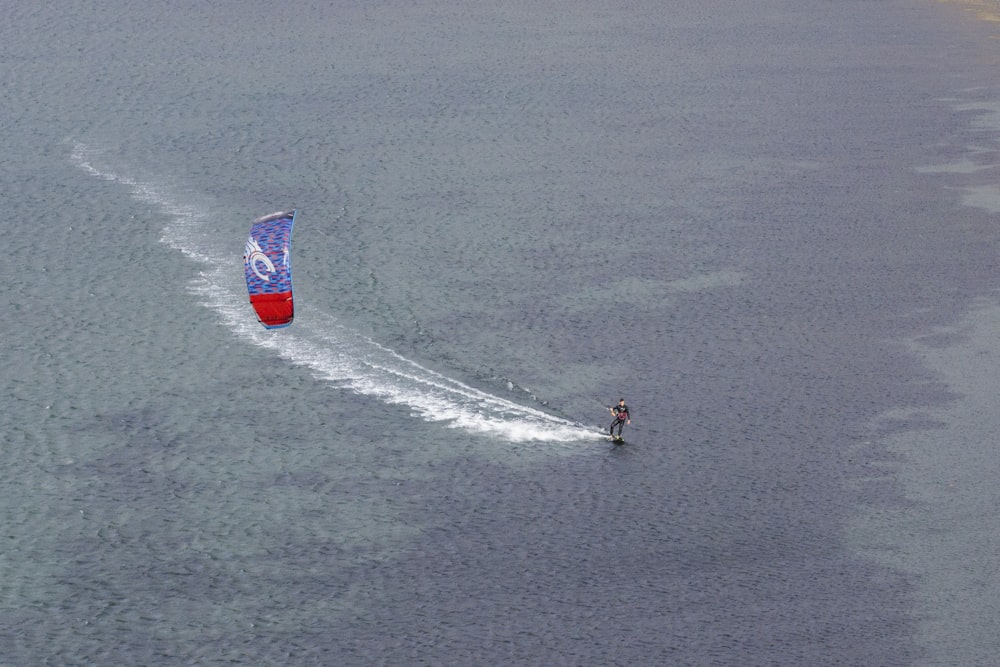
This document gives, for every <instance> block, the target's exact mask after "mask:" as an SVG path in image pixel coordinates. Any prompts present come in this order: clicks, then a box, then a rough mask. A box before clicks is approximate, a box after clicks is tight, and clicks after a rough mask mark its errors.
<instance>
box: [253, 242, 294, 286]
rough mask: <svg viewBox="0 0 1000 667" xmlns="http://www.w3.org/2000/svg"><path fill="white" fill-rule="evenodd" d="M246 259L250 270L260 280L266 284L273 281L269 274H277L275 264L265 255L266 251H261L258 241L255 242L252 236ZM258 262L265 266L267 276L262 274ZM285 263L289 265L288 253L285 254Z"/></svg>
mask: <svg viewBox="0 0 1000 667" xmlns="http://www.w3.org/2000/svg"><path fill="white" fill-rule="evenodd" d="M244 257H246V262H247V265H248V266H249V267H250V270H251V271H253V272H254V273H255V274H256V275H257V277H258V278H260V279H261V280H263V281H264V282H270V281H271V278H270V275H269V274H272V273H274V272H275V268H274V262H272V261H271V258H270V257H268V256H267V255H265V254H264V251H263V250H261V249H260V244H259V243H257V241H255V240H254V238H253V237H252V236H251V237H250V238H249V239H248V240H247V249H246V252H245V253H244ZM258 262H261V263H263V264H264V268H265V269H267V274H264V273H261V272H260V269H258V268H257V263H258ZM285 263H286V264H287V263H288V253H287V252H286V253H285Z"/></svg>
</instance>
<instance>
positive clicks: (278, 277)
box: [243, 211, 296, 329]
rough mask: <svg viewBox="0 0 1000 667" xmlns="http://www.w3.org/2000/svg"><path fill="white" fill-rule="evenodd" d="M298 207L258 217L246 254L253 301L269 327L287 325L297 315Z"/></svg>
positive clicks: (248, 285) (245, 265)
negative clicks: (294, 253)
mask: <svg viewBox="0 0 1000 667" xmlns="http://www.w3.org/2000/svg"><path fill="white" fill-rule="evenodd" d="M295 213H296V211H283V212H280V213H272V214H271V215H265V216H264V217H262V218H257V219H256V220H254V221H253V224H252V225H251V226H250V238H249V239H248V240H247V247H246V251H245V252H244V254H243V269H244V273H245V274H246V278H247V292H248V293H249V295H250V305H252V306H253V309H254V312H256V313H257V319H258V320H260V323H261V324H263V325H264V326H265V327H266V328H268V329H277V328H280V327H287V326H288V325H289V324H291V323H292V318H293V317H294V316H295V308H294V305H293V302H292V259H291V249H292V225H293V224H294V223H295Z"/></svg>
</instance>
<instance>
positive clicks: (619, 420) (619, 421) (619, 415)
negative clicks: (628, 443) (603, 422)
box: [608, 398, 632, 440]
mask: <svg viewBox="0 0 1000 667" xmlns="http://www.w3.org/2000/svg"><path fill="white" fill-rule="evenodd" d="M608 410H610V411H611V414H613V415H614V416H615V420H614V421H613V422H611V427H610V428H609V429H608V434H609V435H610V436H611V437H612V438H614V437H615V427H616V426H617V427H618V436H617V439H618V440H621V438H622V429H623V428H625V424H626V423H628V424H631V423H632V417H631V415H629V412H628V406H627V405H625V399H624V398H619V399H618V405H616V406H614V407H610V408H608Z"/></svg>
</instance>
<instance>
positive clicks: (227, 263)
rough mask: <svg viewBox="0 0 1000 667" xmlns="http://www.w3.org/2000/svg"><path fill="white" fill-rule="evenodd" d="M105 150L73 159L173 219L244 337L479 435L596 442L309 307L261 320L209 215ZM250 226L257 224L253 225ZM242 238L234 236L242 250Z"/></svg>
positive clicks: (170, 232)
mask: <svg viewBox="0 0 1000 667" xmlns="http://www.w3.org/2000/svg"><path fill="white" fill-rule="evenodd" d="M99 156H100V152H99V151H95V150H92V149H89V148H88V147H86V146H84V145H83V144H80V143H76V144H74V145H73V150H72V153H71V159H72V161H73V162H74V164H76V165H77V166H78V167H80V168H81V169H83V170H84V171H85V172H87V173H89V174H91V175H93V176H95V177H97V178H100V179H103V180H106V181H112V182H114V183H118V184H120V185H123V186H125V187H127V188H128V190H129V193H130V194H131V196H132V197H134V198H135V199H136V200H137V201H141V202H143V203H145V204H149V205H152V206H155V207H157V208H158V209H160V210H161V211H163V212H164V213H165V214H166V215H167V217H168V219H169V221H168V223H167V225H166V227H164V229H163V231H162V235H161V238H160V240H161V241H162V242H163V243H165V244H166V245H168V246H170V247H171V248H174V249H176V250H178V251H180V252H182V253H183V254H184V255H186V256H187V257H190V258H191V259H193V260H195V261H196V262H198V263H199V264H200V265H201V266H202V270H201V272H200V277H199V278H197V279H195V280H193V281H192V282H191V283H190V284H189V290H190V291H191V292H192V293H193V294H195V295H196V296H197V297H198V299H199V301H200V302H201V303H202V304H203V305H204V306H206V307H208V308H210V309H211V310H213V311H215V312H216V313H218V315H219V316H220V318H221V320H222V322H223V323H224V324H225V325H226V326H227V327H229V328H230V329H231V330H232V331H233V332H234V333H235V334H236V335H237V336H238V337H240V338H242V339H243V340H246V341H248V342H250V343H252V344H254V345H257V346H260V347H263V348H267V349H270V350H273V351H274V352H276V353H277V354H278V355H280V356H281V357H282V358H284V359H286V360H288V361H290V362H292V363H294V364H298V365H301V366H305V367H307V368H309V369H310V370H311V371H312V372H313V374H314V375H315V376H316V377H317V378H319V379H321V380H323V381H326V382H330V383H332V384H335V385H336V386H338V387H344V388H347V389H350V390H352V391H355V392H357V393H359V394H364V395H366V396H373V397H375V398H377V399H379V400H382V401H384V402H385V403H389V404H393V405H405V406H408V407H409V408H411V409H412V411H413V412H414V413H415V414H416V415H419V416H420V417H421V418H423V419H425V420H427V421H434V422H441V423H442V424H444V425H446V426H448V427H452V428H458V429H462V430H465V431H468V432H471V433H483V434H492V435H497V436H500V437H503V438H505V439H507V440H511V441H518V442H524V441H546V442H573V441H579V440H583V439H592V438H594V437H595V435H596V433H595V431H594V430H592V429H588V428H586V427H585V426H583V425H581V424H578V423H575V422H572V421H569V420H566V419H562V418H560V417H556V416H553V415H550V414H547V413H545V412H543V411H541V410H538V409H535V408H532V407H529V406H525V405H521V404H520V403H517V402H514V401H511V400H508V399H505V398H502V397H499V396H495V395H493V394H489V393H486V392H483V391H481V390H478V389H476V388H474V387H470V386H468V385H466V384H464V383H462V382H458V381H457V380H453V379H451V378H448V377H446V376H444V375H441V374H440V373H437V372H435V371H433V370H430V369H428V368H425V367H423V366H421V365H420V364H418V363H416V362H414V361H411V360H409V359H407V358H405V357H403V356H402V355H400V354H398V353H396V352H394V351H393V350H390V349H388V348H386V347H384V346H382V345H380V344H379V343H377V342H376V341H373V340H371V339H370V338H367V337H365V336H362V335H360V334H358V333H356V332H352V331H351V330H349V329H348V328H346V327H344V326H343V325H341V324H339V323H338V322H337V321H336V319H335V318H334V317H333V316H331V315H329V314H326V313H322V312H320V311H318V310H317V309H310V307H309V305H308V304H301V303H297V304H296V310H297V311H298V312H299V313H300V314H303V315H306V316H304V317H302V316H300V317H298V318H297V319H296V322H295V324H293V325H292V326H291V327H290V328H288V329H281V330H273V331H269V330H266V329H264V328H263V327H261V326H260V325H259V324H258V323H257V322H256V320H255V318H254V316H253V312H252V311H251V309H250V306H249V303H248V301H247V298H246V293H245V292H243V291H242V290H241V289H239V288H238V287H236V285H241V284H242V281H236V280H234V279H233V275H234V274H238V275H240V276H241V277H242V269H241V267H240V257H238V256H236V255H232V256H231V255H224V254H222V253H220V252H219V251H217V250H216V251H213V250H212V249H211V248H210V247H209V244H208V243H207V242H206V241H205V240H204V239H205V237H206V230H207V229H208V223H209V220H208V217H207V215H206V214H204V213H203V212H201V211H199V210H198V209H196V208H195V207H193V206H185V205H183V204H179V203H177V201H176V200H177V199H178V198H176V197H173V196H171V194H170V193H169V192H168V190H167V188H166V187H163V186H157V185H154V184H152V183H147V182H141V181H139V180H136V179H133V178H130V177H128V176H125V175H122V174H119V173H116V172H115V171H112V170H110V169H108V168H107V167H105V166H96V165H95V161H96V160H97V159H98V158H99ZM247 224H248V225H249V221H248V223H247ZM240 241H241V239H235V240H234V242H233V243H234V246H233V247H234V248H240Z"/></svg>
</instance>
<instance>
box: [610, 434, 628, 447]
mask: <svg viewBox="0 0 1000 667" xmlns="http://www.w3.org/2000/svg"><path fill="white" fill-rule="evenodd" d="M609 438H610V440H611V442H613V443H615V444H616V445H624V444H625V438H623V437H621V436H620V435H612V436H609Z"/></svg>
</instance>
